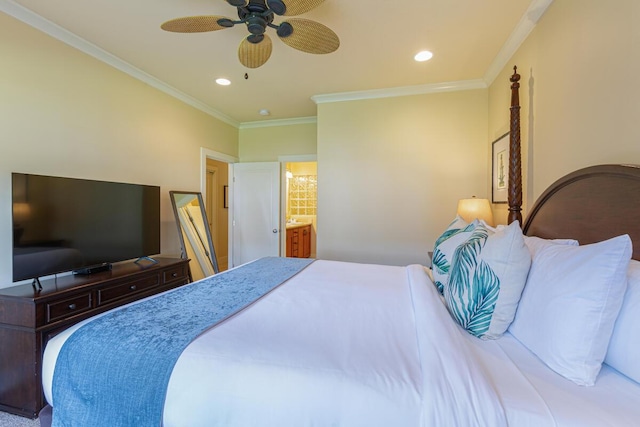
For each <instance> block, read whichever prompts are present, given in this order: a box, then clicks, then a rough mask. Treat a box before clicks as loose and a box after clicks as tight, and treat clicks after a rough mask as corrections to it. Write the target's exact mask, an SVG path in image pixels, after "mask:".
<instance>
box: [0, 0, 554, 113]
mask: <svg viewBox="0 0 640 427" xmlns="http://www.w3.org/2000/svg"><path fill="white" fill-rule="evenodd" d="M551 1H552V0H407V1H403V2H401V1H390V0H325V2H324V3H323V4H321V5H320V6H318V7H317V8H316V9H314V10H312V11H310V12H308V13H305V14H303V15H300V16H299V17H300V18H306V19H311V20H315V21H318V22H320V23H322V24H324V25H326V26H328V27H329V28H331V29H332V30H333V31H334V32H335V33H336V34H337V35H338V36H339V37H340V48H339V49H338V50H337V51H335V52H333V53H331V54H327V55H312V54H308V53H304V52H300V51H298V50H295V49H293V48H291V47H289V46H287V45H285V44H284V43H282V41H280V40H279V39H278V37H277V35H276V34H275V30H273V29H268V30H267V31H268V34H269V35H270V36H271V39H272V41H273V53H272V55H271V58H270V59H269V61H268V62H267V63H266V64H265V65H263V66H262V67H260V68H257V69H247V68H245V67H243V66H242V65H241V64H240V63H239V61H238V57H237V49H238V45H239V44H240V41H241V40H242V38H243V37H245V36H246V35H247V34H248V32H247V30H246V28H245V27H244V26H241V25H237V26H235V27H234V28H230V29H225V30H221V31H215V32H209V33H197V34H178V33H169V32H165V31H163V30H161V29H160V24H162V23H163V22H165V21H167V20H169V19H173V18H177V17H183V16H193V15H223V16H228V17H230V18H234V19H235V18H236V17H237V14H236V9H235V8H234V7H233V6H230V5H229V4H228V3H227V2H226V1H225V0H47V1H42V0H0V11H4V12H6V13H8V14H10V15H12V16H14V17H16V18H18V19H21V20H22V21H25V22H27V23H29V24H30V25H33V26H35V27H37V28H39V29H41V30H43V31H45V32H47V33H49V34H51V35H53V36H54V37H57V38H59V39H61V40H63V41H65V42H67V43H69V44H71V45H74V46H76V47H78V48H80V49H81V50H84V51H85V52H87V53H89V54H91V55H93V56H96V57H98V58H100V59H102V60H104V61H106V62H108V63H110V64H112V65H114V66H116V67H117V68H120V69H121V70H123V71H126V72H128V73H130V74H133V75H134V76H136V77H138V78H141V79H143V80H145V81H147V82H149V83H151V84H152V85H154V86H156V87H159V88H160V89H163V90H165V91H167V92H169V93H172V94H173V95H175V96H178V97H179V98H181V99H183V100H185V101H187V102H189V103H190V104H192V105H194V106H197V107H198V108H201V109H203V110H204V111H207V112H208V113H210V114H212V115H214V116H216V117H219V118H222V119H223V120H225V121H227V122H228V123H231V124H234V125H239V124H241V123H250V122H255V121H260V120H274V119H276V120H279V119H298V118H307V117H313V116H315V115H316V103H315V102H314V100H312V99H311V98H312V96H317V95H327V94H331V95H332V96H333V97H336V96H337V97H338V98H339V97H340V96H351V97H353V96H356V97H357V96H360V95H362V96H363V97H367V96H375V95H376V94H380V93H381V92H382V93H384V92H385V91H394V90H395V91H398V90H404V91H417V92H420V91H424V90H426V89H428V88H444V87H447V86H450V83H451V82H456V85H462V86H464V85H468V86H469V85H470V86H474V85H475V86H480V87H482V86H483V85H486V84H488V83H491V80H493V78H495V75H496V74H497V73H498V72H499V71H500V70H501V69H502V67H503V66H504V65H506V61H507V60H508V59H509V56H510V55H511V54H512V53H513V51H515V49H516V48H517V47H518V45H519V43H520V42H521V41H522V39H524V37H526V35H527V34H528V33H529V31H530V30H531V28H532V27H533V25H535V22H537V20H538V18H539V17H540V15H541V14H542V13H543V12H544V10H545V9H546V7H547V6H548V5H549V3H551ZM285 3H286V0H285ZM280 21H282V18H281V17H276V18H275V20H274V23H277V22H280ZM65 30H66V31H65ZM424 49H427V50H430V51H432V52H433V53H434V57H433V59H431V60H430V61H427V62H424V63H417V62H415V61H414V60H413V56H414V54H415V53H417V52H418V51H420V50H424ZM245 73H247V74H248V79H245V78H244V75H245ZM217 77H226V78H228V79H229V80H231V82H232V84H231V85H230V86H226V87H223V86H219V85H217V84H215V83H214V80H215V78H217ZM381 90H382V91H381ZM352 92H358V94H353V93H352ZM337 94H340V95H337ZM319 98H320V99H322V98H323V97H319ZM325 98H326V97H325ZM261 109H268V110H269V111H270V112H271V115H270V116H267V117H264V116H261V115H259V110H261Z"/></svg>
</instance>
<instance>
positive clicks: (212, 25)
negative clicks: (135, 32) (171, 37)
mask: <svg viewBox="0 0 640 427" xmlns="http://www.w3.org/2000/svg"><path fill="white" fill-rule="evenodd" d="M220 20H225V21H223V22H232V21H231V20H230V19H229V18H227V17H225V16H218V15H202V16H185V17H184V18H176V19H172V20H170V21H167V22H165V23H164V24H162V25H160V28H162V29H163V30H165V31H171V32H174V33H204V32H207V31H217V30H223V29H225V28H228V27H229V24H227V25H220V23H219V22H218V21H220ZM231 26H233V24H232V25H231Z"/></svg>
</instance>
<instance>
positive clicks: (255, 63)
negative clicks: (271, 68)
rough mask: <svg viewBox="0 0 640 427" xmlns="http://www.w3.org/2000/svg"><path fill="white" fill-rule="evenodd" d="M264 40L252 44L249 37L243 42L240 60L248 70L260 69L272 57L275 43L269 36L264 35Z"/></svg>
mask: <svg viewBox="0 0 640 427" xmlns="http://www.w3.org/2000/svg"><path fill="white" fill-rule="evenodd" d="M263 36H264V38H263V39H262V41H261V42H259V43H251V42H250V41H249V37H252V36H249V37H247V38H245V39H243V40H242V42H241V43H240V47H239V48H238V59H239V60H240V63H241V64H242V65H244V66H245V67H247V68H258V67H260V66H261V65H263V64H264V63H265V62H267V60H268V59H269V57H270V56H271V48H272V46H273V43H271V39H270V38H269V36H268V35H266V34H263Z"/></svg>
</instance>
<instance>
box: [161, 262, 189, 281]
mask: <svg viewBox="0 0 640 427" xmlns="http://www.w3.org/2000/svg"><path fill="white" fill-rule="evenodd" d="M177 280H187V266H186V265H179V266H177V267H173V268H169V269H166V270H165V271H164V276H163V283H171V282H175V281H177Z"/></svg>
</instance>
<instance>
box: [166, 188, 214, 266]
mask: <svg viewBox="0 0 640 427" xmlns="http://www.w3.org/2000/svg"><path fill="white" fill-rule="evenodd" d="M183 194H184V195H193V196H195V197H196V198H197V199H198V204H199V207H200V214H201V215H202V219H203V220H204V222H205V226H204V229H205V234H206V239H207V246H208V248H209V252H208V253H207V252H206V247H205V255H206V256H207V258H208V259H209V261H210V262H211V265H212V267H213V272H214V274H218V273H219V272H220V270H219V268H218V260H217V258H216V250H215V248H214V247H213V239H212V238H211V231H210V230H209V221H208V218H207V212H206V210H205V208H204V201H203V199H202V193H199V192H197V191H169V199H170V200H171V206H172V207H173V215H174V217H175V220H176V226H177V228H178V238H179V239H180V250H181V252H182V253H181V254H180V256H181V257H182V258H185V259H186V258H187V248H186V245H185V241H184V237H183V234H182V233H183V230H182V226H181V225H180V216H179V214H178V206H177V204H176V195H183ZM198 239H199V240H200V241H201V242H202V244H203V246H204V244H205V243H204V241H203V240H202V236H200V234H198ZM192 261H194V262H199V261H198V260H197V259H196V260H192Z"/></svg>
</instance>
